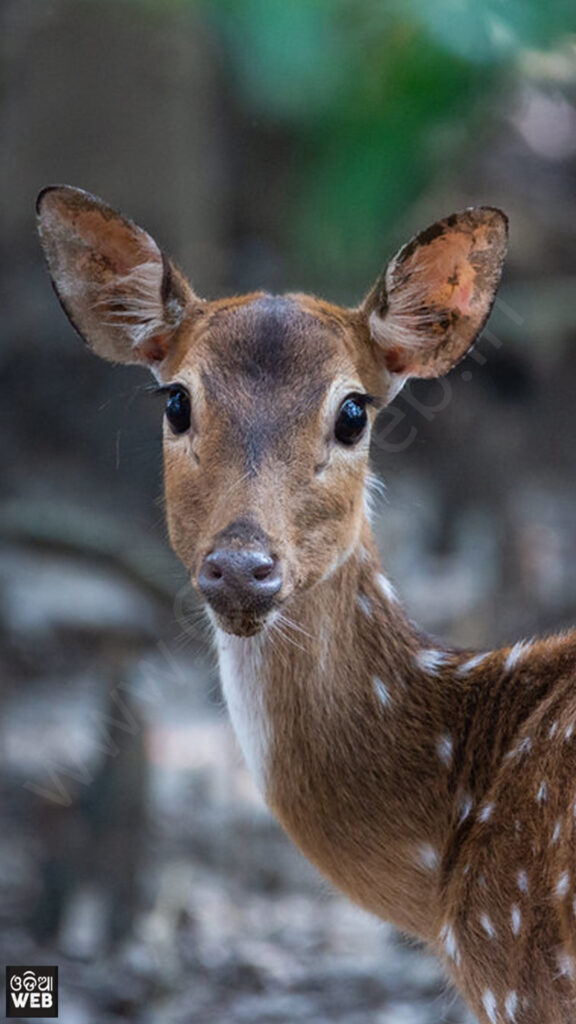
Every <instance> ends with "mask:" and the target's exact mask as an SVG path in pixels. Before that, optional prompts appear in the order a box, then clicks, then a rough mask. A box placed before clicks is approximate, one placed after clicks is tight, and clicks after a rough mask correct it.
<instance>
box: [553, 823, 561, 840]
mask: <svg viewBox="0 0 576 1024" xmlns="http://www.w3.org/2000/svg"><path fill="white" fill-rule="evenodd" d="M561 832H562V822H561V820H560V819H558V821H557V822H556V824H555V825H554V831H553V833H552V846H554V844H555V843H557V842H558V840H559V839H560V834H561Z"/></svg>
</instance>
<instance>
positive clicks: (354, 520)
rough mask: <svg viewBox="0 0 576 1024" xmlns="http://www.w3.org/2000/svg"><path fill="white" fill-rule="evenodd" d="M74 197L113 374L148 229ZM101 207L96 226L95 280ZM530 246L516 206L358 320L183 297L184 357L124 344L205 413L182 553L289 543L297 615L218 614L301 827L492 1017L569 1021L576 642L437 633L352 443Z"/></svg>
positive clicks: (448, 348) (196, 441)
mask: <svg viewBox="0 0 576 1024" xmlns="http://www.w3.org/2000/svg"><path fill="white" fill-rule="evenodd" d="M56 191H57V195H56V196H54V194H53V193H48V200H47V201H48V209H47V211H46V212H45V214H43V209H44V206H43V203H41V205H40V220H41V227H42V232H43V240H44V244H45V247H46V251H47V256H48V260H49V265H50V267H51V269H52V272H53V275H54V279H55V285H56V288H57V290H59V291H61V290H63V289H65V288H69V287H70V275H74V273H76V274H78V275H79V279H78V280H75V281H74V287H73V289H72V290H73V293H74V297H75V302H76V303H77V305H78V314H79V317H80V319H81V320H82V322H83V323H84V324H86V325H88V334H89V336H88V339H87V340H88V341H89V343H90V344H92V345H93V347H95V348H96V350H97V351H100V352H101V353H102V354H104V355H107V356H110V354H111V349H110V341H109V340H102V331H101V329H100V328H99V329H98V330H97V331H96V333H95V334H94V333H92V334H91V333H90V327H91V324H92V323H93V318H94V315H95V314H94V308H93V306H91V305H90V303H91V301H92V299H93V297H94V290H95V288H96V290H97V286H98V282H99V280H100V278H99V273H100V272H99V271H98V272H96V271H94V274H93V268H95V267H98V266H101V265H102V264H101V263H100V262H99V260H100V256H101V253H102V252H104V256H105V265H106V267H107V268H108V269H107V271H106V275H107V286H108V284H109V283H110V282H109V281H108V277H109V270H110V259H111V257H110V253H109V236H108V226H109V225H110V224H112V225H113V226H114V231H113V241H114V247H115V251H117V248H118V246H120V249H122V236H123V233H126V249H125V252H124V256H123V258H122V260H120V262H122V264H123V265H122V277H123V279H124V280H130V274H131V273H132V272H133V271H134V269H135V270H136V276H138V267H139V266H140V256H139V249H138V246H137V247H136V249H137V250H138V251H137V252H136V256H134V230H135V228H134V226H133V225H131V223H130V222H128V221H126V220H125V219H122V218H119V219H115V215H113V214H110V213H106V215H105V216H103V215H102V204H101V201H99V200H92V197H88V198H87V199H86V197H85V196H84V194H82V196H83V197H80V198H79V197H78V196H76V195H75V194H72V195H69V194H68V191H67V190H64V194H61V193H62V190H56ZM70 191H71V193H75V192H76V190H70ZM50 197H51V198H50ZM91 202H93V203H94V204H96V205H95V207H94V208H93V207H92V206H91V205H90V204H91ZM79 209H80V211H81V213H82V217H85V216H86V211H87V210H88V214H90V213H91V211H92V210H93V209H94V210H95V211H96V217H95V218H94V217H89V223H90V231H89V232H88V235H89V237H88V235H87V237H86V238H84V239H83V241H82V245H83V246H84V247H86V246H88V248H89V250H90V255H89V258H87V259H86V258H83V259H82V260H81V262H80V264H77V265H75V264H74V254H75V252H77V246H78V238H77V236H78V230H79V229H78V221H79V216H78V210H79ZM95 223H96V225H99V227H98V231H96V234H97V235H98V233H99V232H100V233H101V237H95V234H94V224H95ZM137 230H138V231H139V230H140V229H137ZM137 237H138V239H140V236H137ZM146 238H148V236H146ZM150 241H151V240H150ZM147 244H148V243H147ZM152 245H155V243H152ZM504 246H505V223H504V219H503V218H502V215H500V214H499V213H498V211H494V210H475V211H465V212H464V213H463V214H458V215H454V216H453V217H450V218H447V219H446V220H444V221H441V222H439V223H438V224H437V225H434V226H433V228H431V229H428V231H426V232H423V233H422V234H421V235H419V236H418V237H417V238H416V239H415V240H414V241H413V242H411V243H409V244H408V246H407V247H405V249H404V250H402V251H401V252H400V253H399V254H398V256H397V257H396V259H395V260H394V261H392V263H391V264H390V266H389V268H388V270H387V271H386V272H385V274H384V275H383V276H382V277H381V278H380V279H379V281H378V282H377V284H376V285H375V287H374V288H373V289H372V291H371V292H370V293H369V295H368V298H367V299H366V300H365V302H364V303H363V304H362V306H361V307H359V308H358V309H356V310H346V309H341V308H338V307H336V306H333V305H330V304H328V303H325V302H322V301H321V300H318V299H315V298H313V297H310V296H304V295H292V296H286V297H283V298H278V297H272V296H267V295H265V294H263V293H255V294H253V295H249V296H241V297H235V298H232V299H225V300H221V301H218V302H202V301H201V300H199V299H198V298H197V297H196V296H195V295H194V294H193V292H192V291H191V289H190V288H189V286H187V285H186V286H185V288H184V286H183V285H181V286H179V290H178V294H179V296H180V298H181V301H184V302H185V306H184V309H183V315H182V318H181V320H180V321H179V322H178V323H175V322H172V323H170V321H169V319H168V318H166V319H165V322H163V323H162V324H161V325H160V327H158V331H159V336H160V338H161V344H160V346H159V347H158V345H156V347H155V337H154V332H153V331H152V335H151V336H150V337H148V338H147V342H148V346H147V348H146V349H145V350H143V349H142V348H136V349H135V348H134V346H133V345H131V344H130V339H129V338H124V337H123V336H122V335H121V334H119V333H118V331H117V330H116V328H114V332H115V333H113V339H112V340H113V357H114V358H120V359H123V360H124V361H126V362H143V363H147V364H148V365H151V364H152V363H154V364H155V372H156V373H157V375H158V376H159V377H160V379H161V380H162V381H163V382H165V383H168V384H178V385H180V386H182V387H184V388H185V389H186V390H187V391H188V392H189V394H190V397H191V406H192V425H191V428H190V430H188V431H186V432H185V433H182V434H177V435H176V434H174V433H173V432H172V431H171V429H170V427H169V426H168V425H166V427H165V432H164V454H165V484H166V499H167V514H168V525H169V531H170V538H171V541H172V544H173V546H174V548H175V550H176V551H177V553H178V554H179V556H180V558H181V559H182V561H183V563H184V564H185V565H186V567H187V568H188V570H189V572H190V576H191V578H192V579H193V580H195V579H196V578H197V575H198V572H199V568H200V566H201V564H202V561H203V559H204V557H205V555H207V554H208V553H209V552H211V551H212V550H213V548H214V545H215V544H216V543H217V542H218V538H220V537H221V536H222V535H223V534H224V535H226V536H232V539H233V542H234V543H235V544H236V545H237V546H238V547H242V546H243V545H247V544H249V543H250V538H251V536H252V535H253V536H254V537H266V538H267V541H269V543H270V548H271V551H272V552H273V554H274V555H275V557H276V558H277V559H278V560H279V563H280V564H281V566H282V579H283V582H282V589H281V591H280V592H279V594H278V598H277V602H276V608H275V612H274V614H273V615H272V616H268V617H267V618H262V619H258V618H255V617H254V616H252V617H251V616H250V615H247V614H240V613H239V614H238V615H236V616H234V615H232V616H230V615H229V616H228V618H226V617H225V616H214V618H215V625H216V634H217V637H218V642H219V648H220V657H221V665H222V671H223V683H224V689H225V693H226V695H227V699H228V701H229V706H230V712H231V715H232V718H233V721H234V722H235V724H236V728H237V730H238V733H239V738H240V740H241V742H242V743H243V744H244V747H245V751H246V752H247V756H249V758H251V759H252V761H253V763H254V766H255V767H256V769H257V770H258V771H261V784H262V786H263V789H264V791H265V795H266V799H267V801H268V803H269V805H270V807H271V808H272V810H273V811H274V813H275V814H276V815H277V817H278V819H279V820H280V822H281V823H282V824H283V826H284V827H285V829H286V831H287V832H288V833H289V834H290V835H291V836H292V837H293V839H294V840H295V842H296V843H298V845H299V846H300V847H301V849H302V850H303V851H304V853H305V854H306V855H307V856H308V857H309V858H310V860H312V861H313V862H314V863H315V864H316V865H317V866H318V867H319V868H320V870H321V871H323V872H324V873H325V874H326V875H327V876H328V877H329V878H330V879H331V880H332V881H333V882H334V884H335V885H337V886H338V887H340V888H341V889H342V890H343V891H344V892H346V893H347V894H348V895H349V896H350V897H351V899H353V900H355V901H356V902H358V903H359V904H361V905H362V906H364V907H365V908H367V909H368V910H370V911H372V912H374V913H376V914H378V915H380V916H381V917H383V918H386V919H388V920H390V921H393V922H394V923H395V924H397V925H398V926H399V927H400V928H402V929H404V930H405V931H407V932H409V933H411V934H413V935H416V936H419V937H420V938H422V939H424V940H425V941H426V942H427V943H428V944H429V945H430V946H431V948H433V949H434V950H436V952H437V953H438V955H439V956H440V957H442V959H443V961H444V963H445V965H446V967H447V970H448V971H449V973H450V975H451V977H452V978H453V979H454V981H455V982H456V984H457V985H458V987H459V988H460V990H461V991H462V992H463V993H464V995H465V996H466V998H467V999H468V1002H469V1004H470V1006H471V1007H472V1009H473V1010H474V1012H475V1013H476V1015H477V1016H478V1019H479V1020H480V1021H482V1022H484V1024H495V1022H502V1024H505V1022H507V1021H515V1022H517V1024H568V1022H570V1021H572V1020H573V1019H574V1017H575V1016H576V1008H575V1002H574V1000H575V998H576V927H575V925H576V888H575V884H576V879H575V875H576V868H575V866H574V858H573V849H574V838H575V837H574V828H575V822H576V818H575V806H576V805H575V800H576V786H575V784H574V781H573V780H574V773H575V768H576V696H575V692H574V682H575V658H576V635H575V634H570V635H569V636H561V637H554V638H550V639H548V640H542V641H539V642H537V643H534V644H532V645H526V646H524V647H516V648H512V649H506V650H503V651H495V652H492V653H490V654H487V655H484V656H479V655H475V653H474V652H472V651H458V650H453V649H451V648H449V647H446V646H444V645H438V644H437V643H436V642H434V641H432V640H431V639H430V638H429V637H426V636H424V635H423V634H422V633H421V632H420V631H419V630H418V629H417V627H416V626H414V625H413V624H412V623H411V622H410V621H409V620H408V619H407V617H406V615H405V613H404V611H403V610H402V607H401V605H400V604H399V602H398V601H397V599H396V597H395V595H394V592H393V590H392V588H391V586H390V584H389V583H388V581H387V580H386V579H385V578H384V577H382V575H381V569H380V566H379V563H378V557H377V553H376V548H375V544H374V541H373V538H372V534H371V530H370V525H369V521H368V519H367V516H366V511H365V502H364V492H365V489H366V484H367V472H368V434H366V436H365V437H363V438H362V439H361V440H360V441H359V442H358V443H357V444H356V445H354V446H351V447H344V446H342V445H339V444H337V443H336V442H335V440H334V423H335V418H336V416H337V414H338V409H339V407H340V405H341V403H342V401H343V400H344V399H345V398H346V396H347V395H349V394H350V393H354V392H367V393H368V394H370V395H371V396H373V397H374V398H375V399H377V401H376V405H377V404H383V403H385V402H386V401H387V400H389V398H390V396H391V395H393V394H394V393H395V391H396V390H398V387H399V386H400V385H401V383H402V381H403V380H404V379H405V378H406V377H407V376H410V375H419V376H431V375H434V374H438V373H442V372H445V371H446V370H447V369H449V368H450V366H452V365H453V364H454V363H455V362H456V361H457V360H458V359H459V358H460V357H461V356H462V355H463V354H464V353H465V351H466V350H467V349H468V348H469V347H470V345H471V344H472V343H473V341H474V339H475V337H476V335H477V333H478V330H479V329H480V327H481V326H482V324H483V323H484V321H485V319H486V316H487V315H488V313H489V310H490V306H491V303H492V301H493V297H494V293H495V288H496V284H497V280H498V276H499V273H500V268H501V263H502V258H503V251H504ZM152 251H153V250H152ZM157 251H159V250H157ZM115 258H117V257H115ZM62 266H64V267H65V273H64V274H63V275H62V273H61V271H60V268H61V267H62ZM161 266H164V268H165V267H166V261H165V259H164V261H163V263H162V264H160V263H158V267H159V268H160V267H161ZM174 274H176V272H175V271H174ZM83 275H88V279H87V280H86V281H84V280H83ZM94 275H95V276H94ZM140 276H141V275H140ZM175 279H176V280H178V281H180V280H181V279H180V278H175ZM161 280H162V275H161V274H160V273H159V276H158V281H157V285H158V290H159V291H158V293H156V292H155V293H154V295H155V296H156V299H157V298H158V294H160V296H161V297H162V290H161V287H160V286H161ZM95 282H96V283H95ZM116 283H117V282H116ZM112 287H115V283H114V278H112ZM123 287H125V285H123ZM83 296H84V298H83ZM183 297H184V298H183ZM153 298H154V296H151V297H150V299H151V301H152V299H153ZM128 302H129V297H128ZM129 308H130V307H129ZM143 308H144V307H143ZM104 333H105V332H104ZM159 355H160V356H161V358H159ZM370 415H371V418H372V419H373V418H374V415H375V407H374V409H371V412H370ZM274 616H276V617H274ZM229 634H235V635H234V636H229Z"/></svg>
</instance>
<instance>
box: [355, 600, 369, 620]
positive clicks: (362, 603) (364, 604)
mask: <svg viewBox="0 0 576 1024" xmlns="http://www.w3.org/2000/svg"><path fill="white" fill-rule="evenodd" d="M356 602H357V604H358V607H359V609H360V611H361V612H364V615H366V616H367V618H370V617H371V615H372V602H371V600H370V598H369V597H366V594H358V596H357V598H356Z"/></svg>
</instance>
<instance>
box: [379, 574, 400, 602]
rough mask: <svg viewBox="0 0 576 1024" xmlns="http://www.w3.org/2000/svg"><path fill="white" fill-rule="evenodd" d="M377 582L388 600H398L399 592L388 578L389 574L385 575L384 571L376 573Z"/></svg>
mask: <svg viewBox="0 0 576 1024" xmlns="http://www.w3.org/2000/svg"><path fill="white" fill-rule="evenodd" d="M376 584H377V586H378V587H379V588H380V590H381V592H382V593H383V595H384V597H385V598H386V600H387V601H390V602H391V603H392V604H395V603H397V602H398V594H397V593H396V591H395V590H394V587H393V586H392V584H391V582H390V580H389V579H388V577H387V576H385V575H384V573H382V572H378V573H376Z"/></svg>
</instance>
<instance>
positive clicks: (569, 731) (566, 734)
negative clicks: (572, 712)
mask: <svg viewBox="0 0 576 1024" xmlns="http://www.w3.org/2000/svg"><path fill="white" fill-rule="evenodd" d="M573 732H574V723H573V722H570V725H567V726H566V730H565V732H564V739H565V740H569V739H572V733H573Z"/></svg>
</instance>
